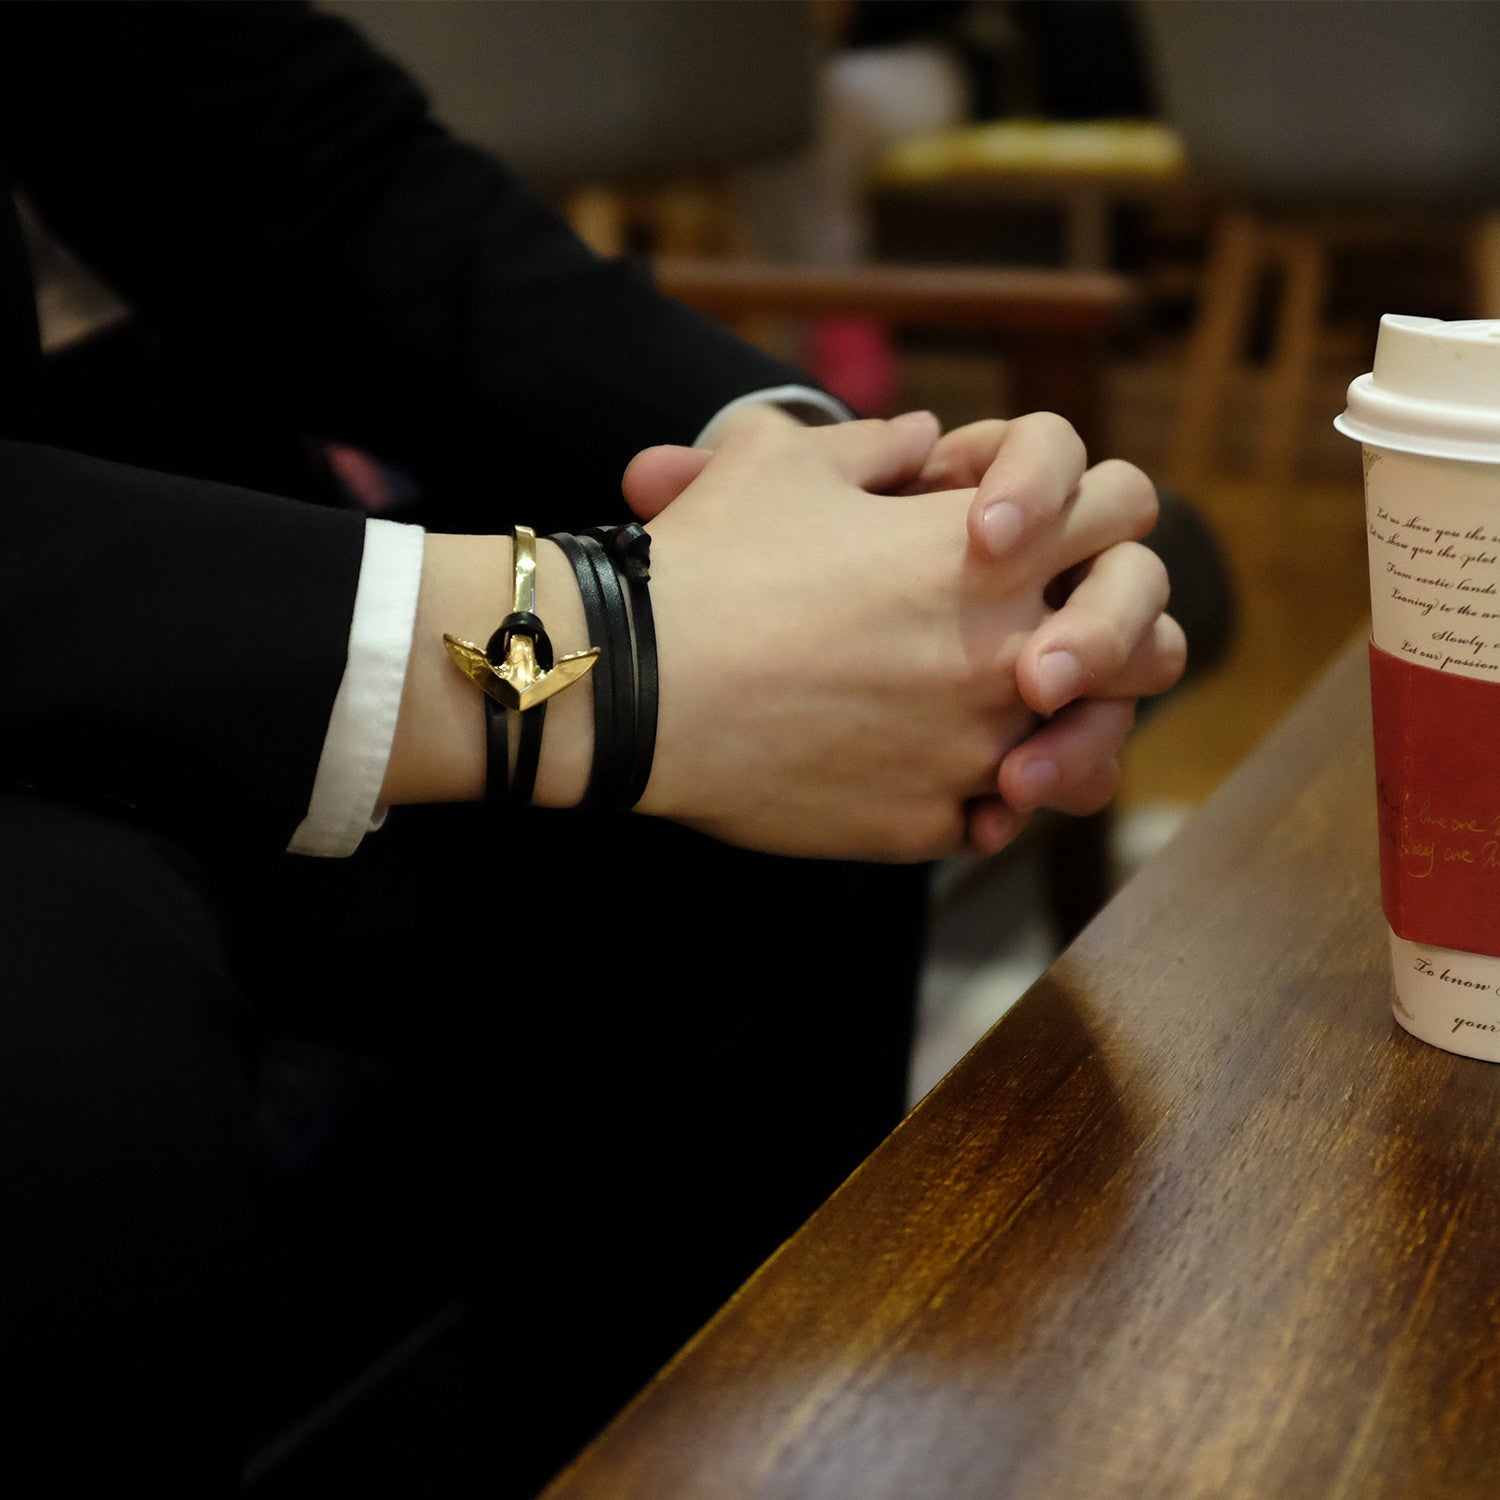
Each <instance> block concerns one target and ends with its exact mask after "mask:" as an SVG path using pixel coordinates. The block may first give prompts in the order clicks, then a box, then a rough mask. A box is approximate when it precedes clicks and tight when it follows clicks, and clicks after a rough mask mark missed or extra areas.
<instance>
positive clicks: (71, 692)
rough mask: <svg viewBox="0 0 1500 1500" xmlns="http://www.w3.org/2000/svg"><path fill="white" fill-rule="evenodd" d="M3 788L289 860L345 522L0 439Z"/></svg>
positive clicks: (324, 687) (344, 549) (324, 717)
mask: <svg viewBox="0 0 1500 1500" xmlns="http://www.w3.org/2000/svg"><path fill="white" fill-rule="evenodd" d="M0 519H3V526H4V545H3V546H0V682H3V691H0V780H5V781H8V782H11V783H20V784H24V785H30V786H36V787H39V788H40V789H42V790H44V791H55V792H57V793H58V794H60V795H64V796H67V797H70V798H80V797H81V798H85V799H89V798H98V799H102V800H103V801H105V802H107V803H115V804H120V803H123V804H126V805H127V806H128V807H130V808H131V809H134V810H135V811H137V812H139V814H140V815H141V816H142V817H144V818H145V819H146V820H147V821H149V822H150V823H152V824H153V825H155V826H158V827H162V828H164V829H167V830H170V831H172V832H174V833H176V834H179V835H180V836H182V837H184V838H186V839H187V840H188V841H190V842H192V843H194V844H197V845H200V846H202V847H204V848H211V849H217V850H221V851H222V850H226V849H233V848H236V847H241V848H254V849H259V850H262V851H265V852H268V853H269V852H274V851H275V850H278V849H283V848H285V847H286V843H287V840H288V839H289V838H290V837H291V834H292V831H293V830H294V829H295V828H296V826H297V824H298V823H299V822H300V821H301V819H302V817H303V816H304V814H305V813H306V811H307V800H308V793H309V791H310V790H311V787H312V784H313V778H314V775H315V773H316V770H317V765H318V756H319V754H320V752H321V749H322V744H323V737H324V733H325V731H326V729H327V726H328V716H329V713H330V711H331V709H332V706H333V699H334V695H335V693H336V692H337V690H338V685H339V681H340V678H341V677H342V675H343V670H344V661H345V656H346V653H347V648H348V639H349V621H350V618H351V615H352V612H353V607H354V593H355V587H356V584H357V582H358V577H359V565H360V556H361V551H362V547H363V536H364V525H363V521H362V520H361V519H360V518H359V517H358V516H355V515H352V514H346V513H344V512H339V511H332V510H325V509H322V508H320V507H318V506H313V505H304V504H299V503H297V502H295V501H291V500H282V499H278V498H276V497H273V496H269V495H259V494H255V493H253V492H250V491H245V490H239V489H234V488H231V487H230V486H228V485H217V484H208V483H204V482H202V481H199V480H186V479H180V478H176V477H172V476H168V475H163V474H153V473H148V472H147V471H145V470H142V469H132V468H127V467H125V466H123V465H120V464H110V463H105V462H102V461H101V460H98V459H93V458H85V457H82V456H80V455H78V454H71V453H62V452H58V451H56V450H52V449H46V448H40V447H35V446H32V445H29V444H24V443H0Z"/></svg>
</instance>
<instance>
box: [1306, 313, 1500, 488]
mask: <svg viewBox="0 0 1500 1500" xmlns="http://www.w3.org/2000/svg"><path fill="white" fill-rule="evenodd" d="M1333 425H1334V426H1335V427H1337V428H1338V430H1339V431H1340V432H1342V433H1343V434H1344V436H1345V437H1351V438H1354V439H1355V440H1356V441H1357V442H1361V443H1368V444H1370V446H1372V447H1375V448H1391V449H1394V450H1395V451H1396V452H1398V453H1418V454H1421V455H1423V456H1425V457H1428V458H1458V459H1467V460H1468V461H1469V462H1470V463H1486V464H1500V319H1490V320H1486V319H1475V320H1473V321H1470V322H1461V323H1444V322H1443V321H1442V320H1441V319H1439V318H1411V317H1406V316H1404V315H1402V314H1400V313H1387V314H1386V315H1385V316H1384V317H1383V318H1382V319H1381V320H1380V337H1379V339H1378V340H1377V341H1376V344H1375V368H1374V369H1373V370H1372V371H1371V372H1370V373H1369V374H1368V375H1361V376H1360V377H1359V378H1358V379H1357V380H1355V381H1354V383H1353V384H1352V385H1351V386H1350V387H1349V405H1348V407H1347V408H1346V409H1345V411H1344V413H1343V415H1342V416H1340V417H1337V418H1336V419H1335V420H1334V424H1333Z"/></svg>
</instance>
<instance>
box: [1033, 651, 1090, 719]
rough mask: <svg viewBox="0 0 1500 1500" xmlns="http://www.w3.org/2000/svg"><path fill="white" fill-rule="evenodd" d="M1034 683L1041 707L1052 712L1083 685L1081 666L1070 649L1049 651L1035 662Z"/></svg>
mask: <svg viewBox="0 0 1500 1500" xmlns="http://www.w3.org/2000/svg"><path fill="white" fill-rule="evenodd" d="M1036 684H1037V688H1038V689H1039V691H1040V692H1041V695H1042V705H1043V707H1044V708H1045V710H1046V712H1047V713H1052V712H1054V711H1055V710H1057V709H1059V708H1061V707H1062V706H1063V704H1064V703H1066V702H1068V701H1069V699H1071V698H1072V697H1073V696H1074V694H1075V693H1077V691H1078V689H1079V688H1081V687H1082V686H1083V666H1082V664H1081V663H1080V662H1079V660H1078V658H1077V657H1076V656H1074V655H1073V653H1072V652H1071V651H1049V652H1048V653H1047V654H1046V655H1045V656H1044V657H1042V659H1041V660H1040V661H1039V662H1038V663H1037V664H1036Z"/></svg>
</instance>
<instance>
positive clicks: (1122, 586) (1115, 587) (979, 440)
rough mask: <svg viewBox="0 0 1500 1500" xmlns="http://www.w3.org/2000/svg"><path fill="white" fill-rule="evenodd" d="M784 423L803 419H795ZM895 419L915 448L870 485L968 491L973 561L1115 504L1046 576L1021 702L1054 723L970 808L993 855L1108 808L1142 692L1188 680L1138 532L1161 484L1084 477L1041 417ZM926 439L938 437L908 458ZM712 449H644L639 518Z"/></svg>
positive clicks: (1008, 554) (679, 486) (1109, 467)
mask: <svg viewBox="0 0 1500 1500" xmlns="http://www.w3.org/2000/svg"><path fill="white" fill-rule="evenodd" d="M780 420H781V421H783V422H784V423H786V424H788V425H796V424H795V423H794V420H793V419H792V418H790V417H785V416H781V417H780ZM893 426H902V427H903V428H904V431H905V432H906V433H907V435H908V438H909V443H910V446H906V447H903V448H901V449H900V451H899V453H895V452H894V451H893V455H892V457H891V459H890V461H889V462H888V463H887V464H886V468H885V471H884V472H883V473H881V474H880V475H878V476H875V477H874V478H872V479H871V480H870V481H869V487H870V488H873V489H880V490H883V491H885V492H887V493H890V492H899V493H907V494H920V493H923V492H926V491H930V490H933V489H948V488H960V487H973V498H972V500H971V502H970V504H969V507H968V510H967V512H966V517H965V524H966V527H967V531H968V535H969V537H970V540H971V544H972V546H973V549H974V551H975V553H976V554H978V555H981V556H991V557H995V558H997V559H998V558H1009V559H1011V560H1012V561H1020V560H1022V559H1024V558H1025V557H1027V556H1029V554H1030V550H1031V548H1030V543H1031V541H1032V540H1033V539H1035V538H1037V537H1040V536H1043V535H1044V534H1046V533H1047V532H1048V531H1049V530H1050V529H1051V528H1054V527H1056V526H1057V525H1059V524H1060V523H1061V522H1062V520H1063V519H1064V517H1065V515H1066V513H1067V511H1068V509H1069V508H1070V507H1071V506H1072V505H1073V504H1074V503H1075V502H1076V499H1077V496H1078V493H1079V491H1080V487H1081V486H1085V485H1086V486H1087V488H1088V490H1089V493H1090V496H1091V499H1092V501H1093V502H1094V503H1097V504H1099V505H1101V506H1106V507H1110V508H1112V510H1113V512H1114V513H1115V514H1116V515H1117V517H1118V519H1119V522H1120V527H1119V530H1118V532H1117V535H1116V537H1114V538H1112V539H1111V545H1109V546H1108V547H1106V548H1105V549H1104V550H1103V552H1102V553H1101V555H1100V556H1098V557H1097V558H1094V559H1085V560H1082V561H1081V562H1079V563H1078V564H1076V565H1074V566H1072V567H1071V568H1070V569H1069V571H1068V573H1066V574H1064V575H1063V576H1061V577H1059V578H1057V579H1056V580H1053V581H1052V582H1051V584H1050V586H1049V589H1048V591H1047V595H1046V599H1047V603H1048V604H1049V605H1050V606H1052V608H1051V609H1049V611H1048V612H1047V614H1046V615H1045V617H1044V618H1043V620H1042V622H1041V623H1040V625H1039V627H1038V629H1037V630H1036V632H1035V633H1034V634H1033V635H1032V637H1031V639H1030V640H1029V641H1028V642H1027V643H1026V645H1025V646H1024V648H1023V649H1022V650H1021V652H1020V653H1019V655H1018V657H1017V659H1016V672H1017V679H1018V686H1019V689H1020V693H1021V696H1022V699H1023V701H1024V702H1025V703H1026V704H1027V705H1028V706H1029V707H1030V708H1031V709H1033V710H1034V711H1035V713H1036V714H1037V715H1040V716H1045V718H1046V722H1045V723H1043V724H1041V726H1040V727H1039V728H1037V729H1036V731H1035V733H1033V734H1031V735H1030V736H1028V737H1026V738H1025V739H1023V740H1022V741H1021V743H1020V744H1018V745H1017V746H1016V748H1015V749H1013V750H1012V751H1011V752H1010V754H1008V755H1007V756H1006V757H1005V759H1004V761H1003V762H1002V764H1001V766H1000V768H999V774H998V777H997V780H996V783H995V784H994V785H993V786H992V787H991V788H990V789H989V792H988V794H987V795H982V796H977V797H976V798H975V799H974V800H973V802H972V804H971V806H970V810H969V812H970V816H969V838H970V842H971V845H972V847H973V848H975V849H976V850H978V851H980V852H983V853H991V852H995V851H996V850H998V849H1000V848H1003V847H1004V846H1005V844H1007V843H1008V842H1009V841H1010V840H1011V839H1013V838H1014V837H1015V836H1016V835H1017V834H1018V833H1019V832H1020V831H1021V829H1022V828H1023V827H1024V826H1025V823H1026V821H1027V819H1028V818H1029V816H1030V814H1031V813H1032V812H1033V811H1034V810H1035V809H1036V808H1038V807H1043V806H1046V807H1053V808H1057V809H1059V810H1061V811H1065V812H1071V813H1084V812H1092V811H1095V810H1096V809H1098V808H1099V807H1102V806H1103V805H1104V804H1105V803H1106V802H1107V801H1108V800H1109V797H1110V796H1111V795H1112V794H1113V791H1114V788H1115V784H1116V781H1117V779H1118V775H1119V754H1120V751H1121V748H1122V746H1123V744H1124V740H1125V737H1126V734H1127V733H1128V731H1129V729H1130V726H1131V724H1132V723H1133V721H1134V716H1135V700H1136V699H1137V698H1139V697H1141V696H1145V695H1147V694H1150V693H1156V692H1161V691H1163V690H1164V689H1165V688H1167V687H1170V686H1171V685H1172V683H1174V682H1175V681H1176V680H1177V679H1178V677H1179V676H1181V673H1182V669H1183V665H1184V662H1185V660H1186V642H1185V641H1184V639H1183V635H1182V631H1181V629H1180V628H1179V627H1178V625H1177V623H1176V622H1175V621H1174V620H1172V619H1171V618H1170V616H1168V615H1166V614H1164V613H1163V611H1164V609H1165V605H1166V598H1167V582H1166V575H1165V570H1164V569H1163V567H1162V565H1161V563H1160V561H1159V560H1158V559H1157V558H1156V557H1155V555H1154V554H1152V553H1151V552H1150V551H1149V550H1148V549H1146V548H1144V547H1141V546H1139V545H1138V543H1137V541H1136V540H1135V539H1137V538H1139V537H1141V536H1144V535H1146V534H1147V533H1148V532H1149V530H1150V528H1151V526H1152V524H1153V523H1154V521H1155V516H1156V496H1155V491H1154V489H1153V488H1152V486H1151V484H1150V482H1149V480H1147V479H1146V477H1145V475H1143V474H1141V473H1140V471H1139V470H1137V469H1135V468H1133V467H1132V466H1130V465H1128V464H1122V463H1118V462H1108V463H1104V464H1100V465H1098V466H1096V467H1095V468H1094V469H1091V470H1088V471H1087V472H1085V469H1084V463H1085V456H1084V449H1083V445H1082V443H1081V441H1080V440H1079V438H1078V436H1077V434H1076V433H1074V431H1073V429H1072V428H1071V427H1070V426H1069V425H1068V424H1067V423H1066V422H1064V421H1063V420H1062V419H1061V418H1059V417H1055V416H1052V415H1050V414H1047V413H1039V414H1036V415H1034V416H1028V417H1021V418H1017V419H1015V420H1013V421H1009V422H1001V421H987V422H978V423H974V424H972V425H970V426H968V427H963V428H959V429H956V430H955V431H954V432H952V433H949V434H947V435H946V436H943V437H938V435H937V434H938V432H939V429H938V426H937V420H936V418H934V417H932V416H931V415H930V414H926V413H914V414H910V415H908V416H907V417H905V418H899V419H897V422H896V423H895V424H893ZM839 431H840V429H839V428H837V427H827V428H817V429H812V430H811V433H812V436H813V439H814V441H823V442H836V441H839V439H838V438H837V434H838V432H839ZM923 433H926V434H929V435H930V436H931V438H932V442H931V443H930V446H929V447H928V449H927V450H926V452H925V453H923V454H922V455H921V457H920V459H919V460H918V461H917V462H916V464H915V466H914V465H913V457H912V455H913V452H914V451H915V448H916V446H917V445H918V444H919V443H920V440H921V435H922V434H923ZM710 456H711V455H710V454H709V453H708V452H707V451H704V450H698V449H690V448H679V447H662V448H655V449H648V450H647V451H646V452H644V453H642V454H640V455H639V456H638V457H637V459H636V461H635V462H634V463H633V464H632V466H631V469H630V470H629V471H628V474H627V482H626V496H627V499H628V500H629V501H630V503H631V505H632V508H634V509H635V510H636V512H637V514H640V515H642V516H643V517H650V516H652V515H657V514H659V513H660V512H661V511H662V510H663V509H664V508H665V507H666V506H667V505H668V504H670V503H671V501H672V500H673V499H675V498H676V496H677V495H678V494H680V493H681V492H682V490H683V489H684V488H685V487H686V486H687V485H688V484H690V483H691V482H692V480H693V479H694V478H696V476H697V475H698V474H700V473H702V471H703V469H704V467H705V466H706V464H707V463H708V460H709V458H710ZM1054 611H1055V612H1054ZM997 790H998V792H999V794H1000V795H998V796H997V795H995V792H996V791H997Z"/></svg>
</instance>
